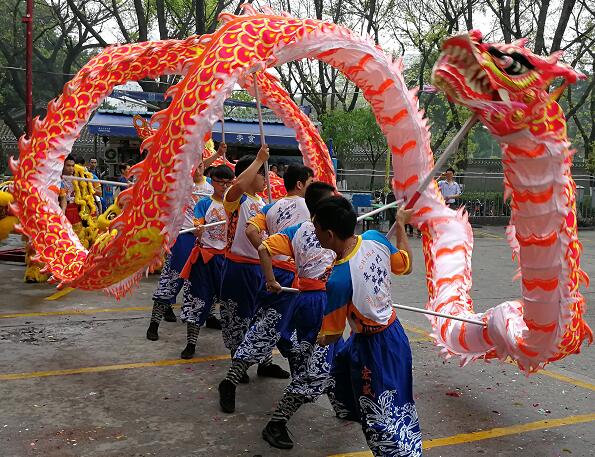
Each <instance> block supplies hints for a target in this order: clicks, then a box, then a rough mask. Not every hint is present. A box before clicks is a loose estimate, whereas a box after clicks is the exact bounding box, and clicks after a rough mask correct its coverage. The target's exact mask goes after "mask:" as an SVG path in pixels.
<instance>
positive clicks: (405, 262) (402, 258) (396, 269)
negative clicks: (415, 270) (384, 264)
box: [390, 251, 411, 275]
mask: <svg viewBox="0 0 595 457" xmlns="http://www.w3.org/2000/svg"><path fill="white" fill-rule="evenodd" d="M410 269H411V262H410V261H409V254H407V252H406V251H399V252H395V253H394V254H391V256H390V271H392V272H393V273H394V274H396V275H402V274H405V273H407V272H409V270H410Z"/></svg>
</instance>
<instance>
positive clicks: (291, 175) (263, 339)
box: [219, 165, 320, 412]
mask: <svg viewBox="0 0 595 457" xmlns="http://www.w3.org/2000/svg"><path fill="white" fill-rule="evenodd" d="M313 175H314V173H313V171H312V170H311V169H310V168H308V167H305V166H303V165H292V166H290V168H289V169H288V171H287V173H286V174H285V178H284V184H285V188H286V190H287V194H288V196H287V197H285V198H282V199H281V200H279V201H278V202H275V203H273V204H271V205H268V206H265V207H264V208H263V210H262V211H261V212H260V213H259V214H258V215H257V216H256V217H254V218H252V219H250V221H249V225H248V227H247V228H246V236H247V237H248V238H249V239H250V241H251V242H252V245H253V246H254V247H257V246H261V243H262V234H261V231H262V232H264V231H265V230H266V231H268V232H269V233H273V234H274V233H275V232H279V231H280V232H279V233H285V230H287V229H289V226H288V225H287V224H289V223H291V222H295V223H302V222H304V221H306V220H308V219H309V218H310V211H308V208H309V207H308V206H307V205H306V200H305V199H304V197H303V195H304V194H305V193H307V189H309V187H308V186H310V182H311V181H312V178H313ZM304 209H305V210H306V212H304V211H303V210H304ZM283 226H285V227H287V228H285V229H283ZM273 236H274V235H273ZM292 236H293V235H292ZM269 239H270V238H269ZM260 250H261V248H260V247H259V254H260ZM286 250H287V249H286ZM291 254H292V252H291V251H289V252H282V251H279V252H276V253H275V254H274V256H273V257H272V258H271V261H270V266H271V275H272V277H273V278H276V279H277V281H278V284H279V291H280V290H281V289H280V288H281V287H289V286H291V285H297V284H294V279H295V263H294V262H293V256H292V255H291ZM261 259H262V255H261ZM290 260H291V261H290ZM319 260H320V259H319ZM261 262H262V260H261ZM273 265H276V267H273ZM265 272H266V273H268V271H266V270H265ZM318 286H319V284H317V287H318ZM270 292H274V293H270ZM276 292H277V291H276V290H275V291H268V290H266V289H263V290H262V291H261V293H259V294H258V296H257V302H258V303H259V309H258V311H257V314H256V316H257V317H256V319H255V320H254V322H253V323H252V324H251V326H250V328H249V329H248V331H247V333H246V336H245V337H244V340H243V341H242V343H241V344H240V346H239V348H238V350H237V351H236V352H235V354H234V355H233V360H232V366H231V368H230V371H229V372H228V374H227V377H226V379H225V380H224V381H222V382H221V384H220V386H219V392H220V404H221V408H222V409H223V411H225V412H233V411H234V409H235V387H236V386H237V384H238V383H239V382H240V380H241V379H242V377H244V376H246V371H247V370H248V367H249V366H250V365H252V364H254V363H257V362H258V361H260V360H263V359H264V358H265V357H268V356H269V354H270V353H271V351H272V349H273V347H274V346H275V345H276V344H277V343H278V342H279V339H280V337H281V334H282V333H284V329H285V328H286V327H287V326H288V324H289V320H290V318H291V315H292V309H293V302H294V301H295V295H294V294H291V293H283V294H277V293H276ZM292 333H293V331H287V332H285V333H284V335H283V336H284V342H283V343H282V344H280V345H279V347H280V348H282V353H283V355H284V356H286V357H289V353H290V351H289V350H290V349H291V344H292V343H291V341H290V338H291V334H292ZM315 337H316V333H314V335H313V338H315ZM283 348H285V350H283ZM226 381H227V382H226Z"/></svg>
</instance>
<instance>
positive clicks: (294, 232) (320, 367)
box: [238, 182, 336, 449]
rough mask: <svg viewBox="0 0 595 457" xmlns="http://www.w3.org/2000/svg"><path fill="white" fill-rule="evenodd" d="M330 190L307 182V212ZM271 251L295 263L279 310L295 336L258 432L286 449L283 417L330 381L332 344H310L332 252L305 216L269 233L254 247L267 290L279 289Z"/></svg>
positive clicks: (287, 441) (331, 190)
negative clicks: (283, 381)
mask: <svg viewBox="0 0 595 457" xmlns="http://www.w3.org/2000/svg"><path fill="white" fill-rule="evenodd" d="M334 194H335V188H334V187H333V186H331V185H329V184H326V183H323V182H315V183H313V184H311V185H310V187H308V190H307V191H306V204H307V205H308V208H309V209H310V212H311V214H312V215H314V212H315V211H316V207H317V206H318V204H319V202H321V201H323V200H324V199H326V198H329V197H331V196H332V195H334ZM275 252H286V253H289V255H291V257H293V258H294V259H295V262H296V264H297V271H298V277H299V288H300V294H299V295H298V296H297V297H296V300H295V303H294V304H293V309H292V310H288V311H289V312H286V313H285V314H284V315H287V314H289V318H290V322H289V325H288V328H285V329H283V333H285V334H287V333H291V332H293V331H294V330H295V331H296V337H297V341H296V342H295V344H294V345H293V346H292V348H291V351H290V354H289V357H288V358H289V364H290V366H291V375H292V380H291V383H290V384H289V385H288V386H287V388H286V389H285V392H284V394H283V397H282V398H281V400H280V401H279V403H278V405H277V409H276V410H275V412H274V413H273V417H272V418H271V420H270V421H269V423H268V424H267V425H266V427H265V428H264V430H263V431H262V436H263V438H264V439H265V440H266V441H267V442H268V443H269V444H270V445H271V446H273V447H276V448H279V449H291V448H292V447H293V441H292V440H291V438H290V437H289V434H288V432H287V422H288V421H289V419H290V418H291V417H292V416H293V414H295V412H296V411H297V410H298V409H299V408H300V407H301V406H302V405H303V404H305V403H312V402H314V401H316V399H317V398H318V397H319V396H320V395H322V394H323V393H324V392H325V391H326V390H327V388H328V386H329V382H330V374H329V372H330V366H331V362H332V354H333V350H332V349H334V348H333V347H332V346H318V345H315V341H316V336H317V334H318V332H319V330H320V326H321V324H322V318H323V315H324V310H325V308H326V303H327V297H326V293H325V286H326V284H325V283H326V280H327V279H328V276H329V274H330V271H331V268H332V265H333V262H334V260H335V256H336V255H335V253H334V252H333V251H331V250H330V249H324V248H322V247H321V246H320V243H319V242H318V239H317V238H316V234H315V233H314V225H313V224H312V222H311V221H307V222H304V223H303V224H300V225H298V226H295V227H291V228H289V229H287V230H284V231H282V232H281V233H280V234H279V235H274V236H272V237H271V238H269V239H267V240H266V241H265V242H263V244H262V246H261V248H260V249H259V254H260V257H261V265H262V267H263V271H264V272H265V278H266V279H267V289H269V290H271V291H278V290H279V285H278V283H277V282H276V281H275V277H274V276H273V275H272V273H273V272H272V270H271V268H270V256H271V255H272V254H273V253H275ZM238 352H239V351H238Z"/></svg>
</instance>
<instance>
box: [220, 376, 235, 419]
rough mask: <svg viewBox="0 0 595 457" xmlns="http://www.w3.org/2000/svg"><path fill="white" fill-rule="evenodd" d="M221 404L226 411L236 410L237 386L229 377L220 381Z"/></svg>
mask: <svg viewBox="0 0 595 457" xmlns="http://www.w3.org/2000/svg"><path fill="white" fill-rule="evenodd" d="M219 406H221V410H222V411H223V412H224V413H233V412H235V410H236V386H234V384H233V382H231V381H229V380H227V379H224V380H223V381H221V382H220V383H219Z"/></svg>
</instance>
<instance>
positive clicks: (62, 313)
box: [0, 306, 152, 319]
mask: <svg viewBox="0 0 595 457" xmlns="http://www.w3.org/2000/svg"><path fill="white" fill-rule="evenodd" d="M151 309H152V307H151V306H129V307H127V308H85V309H72V308H71V309H65V310H62V311H39V312H35V313H0V319H16V318H20V317H42V316H69V315H78V314H95V313H127V312H129V311H147V310H151Z"/></svg>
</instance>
